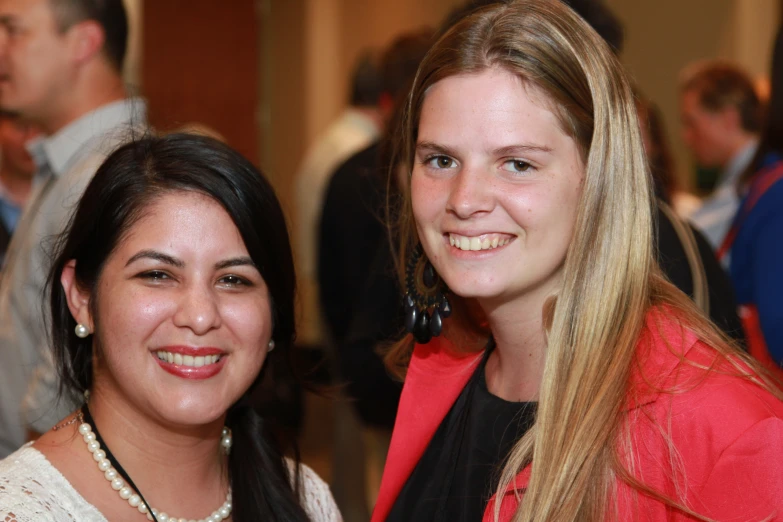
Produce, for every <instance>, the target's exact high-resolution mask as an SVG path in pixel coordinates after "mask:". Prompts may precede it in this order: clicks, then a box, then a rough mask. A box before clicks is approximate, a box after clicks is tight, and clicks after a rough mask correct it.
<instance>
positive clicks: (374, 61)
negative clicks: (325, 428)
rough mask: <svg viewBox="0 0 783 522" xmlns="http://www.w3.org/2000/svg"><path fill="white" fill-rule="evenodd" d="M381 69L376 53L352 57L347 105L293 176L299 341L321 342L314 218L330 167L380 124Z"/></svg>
mask: <svg viewBox="0 0 783 522" xmlns="http://www.w3.org/2000/svg"><path fill="white" fill-rule="evenodd" d="M380 82H381V80H380V72H379V69H378V57H377V56H376V53H373V52H370V51H367V52H365V53H364V54H363V55H362V56H360V57H359V59H358V60H357V63H356V66H355V68H354V71H353V75H352V78H351V92H350V99H349V100H348V107H346V108H345V109H344V110H343V112H342V113H341V114H340V115H339V116H338V117H337V119H336V120H335V121H333V122H332V123H331V124H329V126H328V127H327V128H326V130H325V131H324V132H323V133H322V134H321V135H320V136H318V137H317V138H316V140H315V141H314V142H313V143H312V144H311V145H310V147H309V148H308V149H307V153H306V154H305V156H304V159H303V160H302V163H301V165H300V166H299V168H298V170H297V172H296V177H295V190H296V200H295V201H296V206H295V218H296V222H295V223H296V224H295V228H294V231H295V236H294V238H295V245H296V248H295V255H296V262H297V276H298V278H299V292H300V299H301V301H302V308H303V310H302V313H303V321H302V330H301V331H300V335H299V338H300V342H304V343H311V344H312V343H316V344H317V343H320V342H321V340H322V339H321V337H322V332H321V331H320V324H319V323H320V315H319V312H318V309H317V302H318V297H317V296H318V294H319V288H318V285H317V272H316V265H317V262H318V220H319V217H320V215H321V211H322V209H323V205H324V199H325V197H326V189H327V187H328V186H329V181H330V180H331V179H332V175H333V174H334V171H335V169H337V167H338V166H339V165H340V164H341V163H343V162H344V161H345V160H346V159H348V158H349V157H350V156H351V155H353V154H354V153H356V152H357V151H360V150H362V149H363V148H365V147H366V146H368V145H369V144H370V143H373V142H375V141H376V140H377V139H378V137H379V135H380V133H381V128H382V126H383V117H382V115H381V111H382V109H381V107H380V97H381V87H380Z"/></svg>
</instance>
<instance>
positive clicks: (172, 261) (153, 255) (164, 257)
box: [125, 250, 185, 268]
mask: <svg viewBox="0 0 783 522" xmlns="http://www.w3.org/2000/svg"><path fill="white" fill-rule="evenodd" d="M140 259H153V260H155V261H160V262H161V263H166V264H167V265H171V266H174V267H177V268H182V267H184V266H185V263H184V262H183V261H182V260H180V259H177V258H176V257H173V256H170V255H168V254H164V253H163V252H158V251H157V250H141V251H140V252H137V253H136V254H135V255H133V257H131V258H130V259H128V262H127V263H125V266H129V265H131V264H132V263H135V262H136V261H138V260H140Z"/></svg>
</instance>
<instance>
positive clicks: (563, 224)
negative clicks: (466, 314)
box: [411, 68, 584, 303]
mask: <svg viewBox="0 0 783 522" xmlns="http://www.w3.org/2000/svg"><path fill="white" fill-rule="evenodd" d="M549 104H550V102H549V100H548V99H547V98H546V97H545V95H544V94H543V93H541V92H540V91H539V90H538V89H536V88H535V87H533V86H531V85H530V84H526V83H524V82H523V81H522V80H520V79H519V78H518V77H517V76H515V75H513V74H511V73H509V72H507V71H505V70H502V69H498V68H490V69H486V70H484V71H482V72H480V73H478V74H471V75H458V76H451V77H448V78H445V79H443V80H440V81H438V82H437V83H435V84H434V85H433V86H432V87H430V89H429V90H428V92H427V94H426V96H425V98H424V103H423V105H422V109H421V115H420V118H419V126H418V138H417V143H416V151H415V158H414V166H413V173H412V178H411V198H412V205H413V213H414V217H415V220H416V226H417V231H418V235H419V239H420V241H421V243H422V246H423V248H424V250H425V252H426V253H427V256H428V257H429V259H430V261H431V262H432V264H433V265H434V267H435V268H436V270H437V271H438V273H439V274H440V275H441V277H442V278H443V279H444V280H445V282H446V284H447V285H448V286H449V288H450V289H451V290H452V291H453V292H455V293H456V294H458V295H460V296H463V297H474V298H478V299H479V300H480V301H487V302H496V303H502V302H507V301H510V300H515V299H518V298H524V297H525V296H532V295H539V296H543V297H546V296H547V295H551V294H552V293H554V292H555V291H556V290H557V289H558V287H559V284H560V280H561V276H562V269H563V263H564V260H565V256H566V252H567V250H568V246H569V244H570V243H571V238H572V235H573V233H574V223H575V221H576V214H577V208H578V203H579V198H580V196H581V191H582V180H583V177H584V166H583V162H582V157H581V154H580V151H579V148H578V146H577V144H576V142H575V141H574V140H573V139H572V138H571V137H570V136H568V135H567V134H565V132H564V131H563V130H562V128H561V126H560V125H559V123H558V120H557V117H556V116H555V115H554V114H553V113H552V111H551V110H549V109H548V106H549Z"/></svg>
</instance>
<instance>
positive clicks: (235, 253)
mask: <svg viewBox="0 0 783 522" xmlns="http://www.w3.org/2000/svg"><path fill="white" fill-rule="evenodd" d="M143 212H144V215H143V217H142V218H141V219H139V220H138V221H137V222H136V223H135V224H134V225H133V226H132V227H131V228H130V230H129V231H128V234H127V235H126V236H125V237H124V239H122V240H121V242H120V243H119V244H118V246H117V248H116V249H115V250H114V252H113V253H112V254H111V255H110V257H109V258H108V260H107V262H106V264H105V266H104V269H103V271H102V273H101V276H100V279H99V281H98V286H97V292H96V296H94V297H95V299H96V302H95V306H94V309H95V310H96V314H97V317H96V318H95V321H93V320H92V319H93V318H92V317H89V318H87V319H86V320H87V321H89V323H90V324H94V325H95V328H96V332H95V336H96V339H95V343H96V346H95V353H96V358H95V360H96V364H95V366H94V368H95V387H96V391H99V392H100V393H111V394H113V395H114V396H115V398H117V397H119V398H121V399H122V400H124V401H127V402H128V403H130V404H131V405H132V407H135V408H136V409H138V410H140V411H143V412H145V413H147V414H149V415H150V416H152V417H154V418H157V419H159V420H162V421H166V422H169V423H172V424H205V423H208V422H212V421H214V420H216V419H219V418H220V416H222V415H223V414H224V413H225V412H226V410H227V409H228V408H229V406H231V405H232V404H233V403H234V402H235V401H236V400H237V399H238V398H239V397H240V396H241V395H242V394H243V393H244V392H245V391H246V390H247V389H248V388H249V387H250V385H251V383H252V382H253V380H254V379H255V378H256V376H257V375H258V373H259V371H260V369H261V366H262V364H263V362H264V359H265V357H266V352H267V344H268V342H269V339H270V337H271V335H272V315H271V303H270V298H269V294H268V290H267V286H266V283H265V282H264V280H263V278H262V277H261V274H260V273H259V271H258V269H257V268H256V267H255V265H254V263H253V261H252V260H251V259H250V257H249V254H248V251H247V248H246V247H245V244H244V242H243V240H242V237H241V235H240V233H239V230H238V229H237V227H236V226H235V224H234V222H233V221H232V220H231V218H230V216H229V215H228V213H227V212H226V211H225V210H224V209H223V207H221V206H220V205H219V204H218V203H217V202H216V201H215V200H213V199H211V198H209V197H207V196H204V195H202V194H200V193H196V192H170V193H168V194H165V195H163V196H161V197H159V198H157V199H155V200H153V202H152V203H150V204H149V206H147V207H146V208H145V209H144V211H143ZM76 319H77V322H84V320H80V319H81V318H80V317H76ZM216 359H217V360H216Z"/></svg>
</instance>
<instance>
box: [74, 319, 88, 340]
mask: <svg viewBox="0 0 783 522" xmlns="http://www.w3.org/2000/svg"><path fill="white" fill-rule="evenodd" d="M73 331H74V333H76V337H78V338H79V339H85V338H87V336H88V335H90V333H91V332H90V329H89V328H87V327H86V326H84V325H83V324H82V323H79V324H77V325H76V328H74V329H73Z"/></svg>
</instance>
